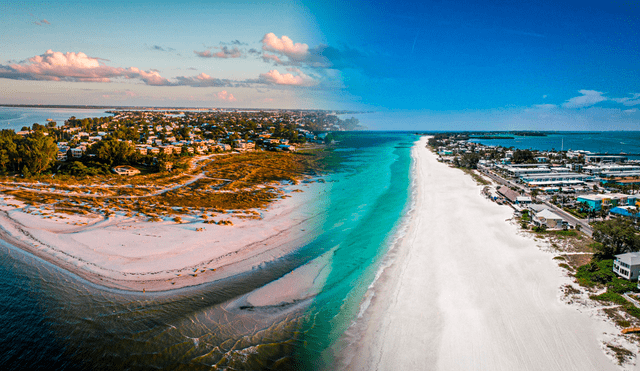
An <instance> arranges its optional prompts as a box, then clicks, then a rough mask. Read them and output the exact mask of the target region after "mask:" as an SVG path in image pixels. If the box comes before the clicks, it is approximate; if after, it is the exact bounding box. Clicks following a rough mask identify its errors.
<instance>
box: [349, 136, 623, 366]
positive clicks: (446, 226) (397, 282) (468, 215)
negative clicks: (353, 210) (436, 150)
mask: <svg viewBox="0 0 640 371" xmlns="http://www.w3.org/2000/svg"><path fill="white" fill-rule="evenodd" d="M425 144H426V138H422V139H421V140H420V142H419V143H418V144H417V145H416V146H415V147H414V149H413V153H412V155H413V156H414V160H415V161H416V162H415V164H416V165H415V168H414V169H413V171H415V172H416V173H415V176H416V177H417V178H416V181H417V187H418V190H417V199H416V213H415V214H414V216H413V222H412V225H411V227H410V229H409V231H408V233H407V235H406V237H405V238H404V239H403V241H402V243H401V245H400V246H398V247H397V251H396V253H397V257H396V260H395V262H394V263H393V264H392V265H391V267H389V268H387V269H386V270H385V272H384V273H383V274H382V276H381V278H380V280H379V281H378V282H377V283H376V284H375V288H374V290H375V297H374V300H373V301H372V303H371V305H370V307H369V309H368V310H367V314H366V315H365V319H364V321H363V322H362V323H363V325H362V328H361V329H360V330H359V331H358V332H359V334H360V335H358V337H360V340H359V341H358V342H357V345H354V348H355V349H351V350H350V351H349V352H350V355H349V356H345V358H347V359H348V361H346V362H345V363H346V364H347V365H348V366H347V367H346V368H347V369H361V370H374V369H376V370H563V371H564V370H616V369H619V368H618V366H616V365H615V364H614V363H613V361H612V360H611V359H609V358H608V357H607V356H606V355H605V354H604V352H603V350H602V346H601V341H600V340H599V337H602V334H603V333H605V332H609V333H614V332H617V331H618V330H616V329H615V327H613V326H612V325H609V324H608V323H606V322H604V321H601V320H598V319H594V318H593V317H590V316H589V314H588V313H581V312H579V311H578V310H576V309H575V308H574V307H571V306H569V305H567V304H564V303H562V302H561V301H560V299H559V291H558V289H559V287H560V285H561V284H562V283H565V282H566V281H567V278H566V277H563V275H562V272H561V271H560V269H559V268H558V267H557V265H556V264H555V263H554V262H553V261H552V257H553V255H551V254H549V253H546V252H543V251H541V250H540V249H539V248H538V247H537V246H536V243H535V242H534V241H533V240H532V239H529V238H526V237H523V236H521V235H519V234H518V231H517V226H514V225H511V224H509V223H508V222H505V220H506V219H509V218H510V217H511V215H512V211H511V209H510V208H508V207H504V206H499V205H496V204H493V203H490V202H487V200H485V199H484V198H483V197H482V195H481V194H480V189H479V188H478V186H477V185H475V183H474V181H473V180H472V179H471V177H468V176H466V175H465V174H464V173H463V172H461V171H459V170H456V169H452V168H449V167H448V166H446V165H444V164H441V163H438V162H437V160H436V156H435V155H434V154H432V153H431V152H429V151H428V150H427V149H426V148H425Z"/></svg>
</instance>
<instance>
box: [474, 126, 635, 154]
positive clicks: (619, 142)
mask: <svg viewBox="0 0 640 371" xmlns="http://www.w3.org/2000/svg"><path fill="white" fill-rule="evenodd" d="M511 136H512V137H514V139H472V140H470V141H471V142H475V143H480V144H484V145H487V146H503V147H513V148H516V149H536V150H539V151H549V150H555V151H560V150H563V149H564V150H565V151H567V150H584V151H590V152H593V153H609V154H612V155H613V154H619V153H627V154H630V156H629V159H633V160H640V132H639V131H605V132H556V133H549V134H547V135H546V136H543V137H537V136H513V135H511Z"/></svg>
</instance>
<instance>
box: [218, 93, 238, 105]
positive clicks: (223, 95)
mask: <svg viewBox="0 0 640 371" xmlns="http://www.w3.org/2000/svg"><path fill="white" fill-rule="evenodd" d="M216 97H218V99H220V100H224V101H227V102H235V101H236V100H237V99H236V98H235V97H234V96H233V94H231V93H228V92H227V91H226V90H223V91H221V92H218V93H217V94H216Z"/></svg>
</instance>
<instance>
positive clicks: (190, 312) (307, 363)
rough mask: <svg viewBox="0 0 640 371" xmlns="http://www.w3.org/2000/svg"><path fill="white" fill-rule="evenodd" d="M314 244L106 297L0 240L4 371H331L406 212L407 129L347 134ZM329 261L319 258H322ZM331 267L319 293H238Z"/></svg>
mask: <svg viewBox="0 0 640 371" xmlns="http://www.w3.org/2000/svg"><path fill="white" fill-rule="evenodd" d="M338 140H339V141H340V142H339V144H337V147H336V148H335V149H334V151H333V156H334V158H337V159H339V163H340V166H339V167H337V170H336V171H335V172H334V173H331V174H328V175H327V176H326V177H325V179H326V181H327V183H326V185H327V188H326V189H327V193H326V195H324V196H323V197H321V198H319V199H317V200H316V201H315V204H313V205H310V206H309V207H313V208H318V210H324V212H323V213H322V215H323V217H322V219H321V223H319V224H318V226H317V227H316V229H314V230H312V231H310V232H309V233H312V234H313V236H314V239H313V241H312V242H311V243H309V244H308V245H306V246H300V248H299V249H298V250H297V251H296V252H295V253H292V254H290V255H288V256H285V257H284V258H281V259H277V260H275V261H272V262H269V263H265V264H261V265H259V266H256V267H255V268H254V269H253V270H252V271H250V272H248V273H246V274H243V275H239V276H236V277H232V278H230V279H226V280H224V281H221V282H214V283H211V284H207V285H203V286H199V287H196V288H192V289H186V290H178V291H174V292H170V293H162V294H149V293H147V294H139V293H138V294H133V293H127V292H122V291H117V290H110V289H105V288H101V287H97V286H96V285H93V284H90V283H88V282H86V281H84V280H82V279H79V278H77V277H74V276H72V275H70V274H68V273H67V272H65V271H63V270H62V269H59V268H57V267H55V266H53V265H51V264H49V263H46V262H43V261H41V260H39V259H37V258H34V257H32V256H30V255H28V254H26V253H23V252H21V251H20V250H17V249H16V248H14V247H11V246H7V245H0V284H1V285H0V294H1V295H2V300H1V301H0V303H1V304H0V305H1V311H0V340H1V341H2V349H3V351H2V353H1V355H0V364H1V365H2V369H3V370H19V369H25V368H27V367H29V368H35V369H61V370H76V369H79V370H94V369H104V370H116V369H117V370H146V369H170V370H174V369H184V370H199V369H203V370H205V369H207V370H210V369H211V368H212V366H217V367H219V368H223V369H230V370H262V369H296V370H308V369H310V370H313V369H327V370H330V369H333V366H334V362H335V359H336V357H337V356H338V355H337V354H335V353H334V352H335V349H334V348H332V346H334V345H335V344H336V342H338V341H339V339H340V338H341V336H342V335H343V333H344V332H345V330H347V328H348V327H349V326H350V325H351V324H352V323H353V322H354V320H356V318H357V314H358V312H359V310H360V307H361V305H362V302H363V296H364V295H365V292H366V291H367V288H368V287H369V286H370V284H371V283H372V282H373V281H374V279H375V275H376V272H377V271H378V269H379V266H380V263H381V261H382V259H383V258H384V256H385V253H386V252H387V250H388V248H389V246H390V245H391V244H392V243H393V241H394V239H395V238H396V236H397V235H398V231H399V230H400V229H401V227H402V223H403V220H404V218H403V215H404V214H405V212H406V210H407V208H408V207H409V206H410V203H411V197H410V194H411V192H410V174H409V173H410V167H411V157H410V150H411V146H412V144H413V143H414V141H415V140H417V137H416V136H415V135H411V134H407V133H397V132H395V133H341V134H339V135H338ZM323 254H324V255H323ZM321 255H323V256H328V260H327V264H328V265H327V266H328V268H330V273H329V274H328V276H327V278H326V281H325V283H324V286H323V287H322V289H321V291H320V292H319V294H318V295H316V296H314V297H312V298H311V299H307V300H303V301H300V302H293V303H285V304H283V305H277V306H270V307H251V308H246V307H243V306H240V305H236V304H234V303H236V302H237V301H240V300H241V298H242V297H243V295H245V294H248V293H250V292H252V291H253V290H257V289H260V288H261V287H263V286H265V285H266V284H268V283H270V282H274V281H276V280H278V279H279V278H280V277H282V276H283V275H285V274H287V273H288V272H290V271H292V270H294V269H295V268H296V267H299V266H301V265H304V264H306V263H307V262H309V261H310V260H311V259H315V258H317V257H318V256H321Z"/></svg>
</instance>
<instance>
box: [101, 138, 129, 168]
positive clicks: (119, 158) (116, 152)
mask: <svg viewBox="0 0 640 371" xmlns="http://www.w3.org/2000/svg"><path fill="white" fill-rule="evenodd" d="M92 151H94V152H95V153H96V156H97V157H98V159H99V160H100V161H102V162H104V163H107V164H108V165H109V166H112V165H122V164H128V163H129V162H130V161H131V159H132V157H134V155H135V154H136V150H135V147H134V146H132V145H131V144H129V143H128V142H124V141H118V140H116V139H108V140H103V141H100V142H98V143H96V144H94V145H93V147H92Z"/></svg>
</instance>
